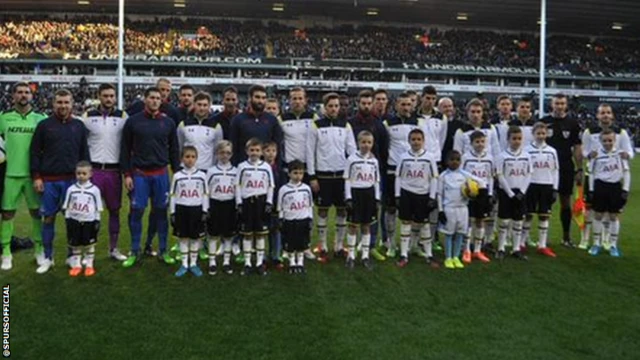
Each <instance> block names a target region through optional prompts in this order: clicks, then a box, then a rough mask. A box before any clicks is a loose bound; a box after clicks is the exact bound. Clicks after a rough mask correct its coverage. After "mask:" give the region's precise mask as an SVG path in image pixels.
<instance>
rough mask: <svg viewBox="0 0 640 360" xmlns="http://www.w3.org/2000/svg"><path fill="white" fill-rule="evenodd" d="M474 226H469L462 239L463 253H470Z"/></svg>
mask: <svg viewBox="0 0 640 360" xmlns="http://www.w3.org/2000/svg"><path fill="white" fill-rule="evenodd" d="M474 227H475V225H473V224H472V225H471V226H469V229H468V231H467V234H466V235H465V237H464V240H463V241H464V250H465V251H471V239H472V238H473V229H474Z"/></svg>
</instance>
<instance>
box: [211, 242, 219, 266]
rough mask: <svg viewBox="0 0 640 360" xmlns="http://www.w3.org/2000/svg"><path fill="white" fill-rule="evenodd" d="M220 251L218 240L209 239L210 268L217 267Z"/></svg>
mask: <svg viewBox="0 0 640 360" xmlns="http://www.w3.org/2000/svg"><path fill="white" fill-rule="evenodd" d="M217 249H218V238H217V237H212V238H209V266H215V265H216V252H217Z"/></svg>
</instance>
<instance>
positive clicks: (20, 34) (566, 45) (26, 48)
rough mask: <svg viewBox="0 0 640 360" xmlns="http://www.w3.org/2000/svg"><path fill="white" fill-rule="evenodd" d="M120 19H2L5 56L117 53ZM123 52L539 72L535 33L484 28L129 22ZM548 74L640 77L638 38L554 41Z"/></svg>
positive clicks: (200, 20)
mask: <svg viewBox="0 0 640 360" xmlns="http://www.w3.org/2000/svg"><path fill="white" fill-rule="evenodd" d="M116 23H117V22H116V19H115V18H110V17H69V18H64V19H56V18H43V16H38V17H17V16H15V15H11V16H10V17H8V15H5V16H4V17H1V16H0V50H4V51H15V52H26V53H30V52H31V53H33V52H39V53H45V54H46V53H55V52H91V53H98V54H113V53H115V52H116V51H117V34H118V31H117V26H116V25H115V24H116ZM126 29H127V30H126V34H125V52H126V53H137V54H155V55H165V54H196V55H220V56H252V57H281V58H282V57H286V58H289V57H304V58H314V59H322V58H325V59H329V58H330V59H359V60H386V61H417V62H428V63H446V64H461V65H492V66H516V67H536V66H537V64H538V52H539V49H538V40H537V39H536V35H534V34H531V33H528V34H513V33H504V32H497V31H489V30H487V31H479V30H463V29H455V30H446V31H445V30H441V29H437V28H418V27H415V28H411V27H403V28H399V27H398V28H396V27H379V26H357V27H356V26H352V25H343V26H336V27H333V28H324V27H314V28H308V29H297V28H295V27H292V26H287V25H283V24H280V23H275V22H266V21H265V22H263V21H243V22H241V21H231V20H212V19H205V18H193V19H179V18H162V19H160V18H155V19H148V20H135V21H134V20H128V21H127V22H126ZM547 46H548V51H547V64H548V66H549V68H551V69H566V70H581V71H589V70H593V71H628V72H640V69H639V68H640V65H639V64H640V40H637V39H604V38H603V39H593V38H585V37H569V36H552V37H550V38H549V39H548V41H547Z"/></svg>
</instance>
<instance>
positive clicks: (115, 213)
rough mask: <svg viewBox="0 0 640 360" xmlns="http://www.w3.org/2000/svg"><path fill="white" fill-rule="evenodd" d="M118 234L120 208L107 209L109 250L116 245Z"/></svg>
mask: <svg viewBox="0 0 640 360" xmlns="http://www.w3.org/2000/svg"><path fill="white" fill-rule="evenodd" d="M119 235H120V210H109V250H113V249H115V248H116V247H118V236H119Z"/></svg>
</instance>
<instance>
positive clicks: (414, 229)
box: [409, 224, 420, 250]
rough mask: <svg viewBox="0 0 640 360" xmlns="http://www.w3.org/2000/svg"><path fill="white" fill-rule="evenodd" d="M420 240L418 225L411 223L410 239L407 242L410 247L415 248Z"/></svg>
mask: <svg viewBox="0 0 640 360" xmlns="http://www.w3.org/2000/svg"><path fill="white" fill-rule="evenodd" d="M419 240H420V227H419V225H416V224H411V241H410V244H409V248H410V249H412V250H413V249H415V248H416V247H417V246H418V241H419Z"/></svg>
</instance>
